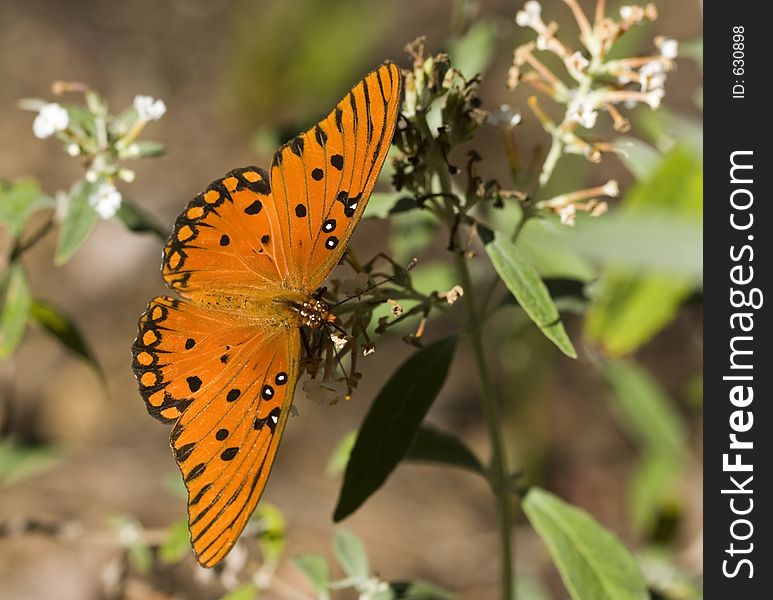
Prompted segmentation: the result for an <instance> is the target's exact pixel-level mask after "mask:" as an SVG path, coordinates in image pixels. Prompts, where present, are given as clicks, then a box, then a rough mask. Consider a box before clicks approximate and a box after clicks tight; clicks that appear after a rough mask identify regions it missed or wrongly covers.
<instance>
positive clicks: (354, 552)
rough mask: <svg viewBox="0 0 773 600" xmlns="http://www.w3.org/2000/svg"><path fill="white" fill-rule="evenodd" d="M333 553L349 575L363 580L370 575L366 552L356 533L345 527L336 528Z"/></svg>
mask: <svg viewBox="0 0 773 600" xmlns="http://www.w3.org/2000/svg"><path fill="white" fill-rule="evenodd" d="M333 554H334V555H335V557H336V560H337V561H338V564H339V565H341V568H342V569H343V570H344V573H346V574H347V575H348V576H349V577H351V578H352V579H356V580H357V581H360V582H361V581H365V580H366V579H367V578H368V576H369V575H370V565H369V564H368V554H367V552H366V551H365V546H364V545H363V544H362V542H361V541H360V538H358V537H357V536H356V535H354V534H353V533H351V532H350V531H346V530H345V529H337V530H336V532H335V537H334V538H333Z"/></svg>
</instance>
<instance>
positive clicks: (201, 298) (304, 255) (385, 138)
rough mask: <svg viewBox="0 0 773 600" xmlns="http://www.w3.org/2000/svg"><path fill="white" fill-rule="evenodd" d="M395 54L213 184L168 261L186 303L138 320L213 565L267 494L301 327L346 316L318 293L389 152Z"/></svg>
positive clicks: (193, 529) (396, 83)
mask: <svg viewBox="0 0 773 600" xmlns="http://www.w3.org/2000/svg"><path fill="white" fill-rule="evenodd" d="M401 84H402V82H401V76H400V72H399V69H398V68H397V67H396V66H395V65H393V64H391V63H385V64H383V65H382V66H381V67H379V68H378V69H376V70H375V71H373V72H371V73H369V74H368V75H367V76H366V77H365V78H364V79H363V80H362V81H360V82H359V83H358V84H357V85H356V86H355V87H354V88H353V89H352V90H351V91H350V92H349V93H348V94H347V95H346V96H345V97H344V99H343V100H341V102H339V103H338V105H337V106H336V107H335V108H334V109H333V111H332V112H331V113H330V114H329V115H328V116H327V117H326V118H325V119H323V120H322V121H321V122H320V123H318V124H317V125H316V126H315V127H313V128H312V129H310V130H309V131H307V132H305V133H303V134H301V135H299V136H298V137H296V138H294V139H293V140H291V141H290V142H288V143H287V144H285V145H284V146H282V148H280V149H279V151H277V153H276V154H275V155H274V159H273V161H272V164H271V169H270V172H266V171H264V170H262V169H260V168H258V167H252V166H250V167H245V168H242V169H236V170H234V171H231V172H230V173H228V174H226V176H225V177H223V178H221V179H219V180H217V181H215V182H213V183H212V184H210V186H209V187H208V188H207V189H206V190H205V191H204V192H202V193H201V194H199V195H198V196H196V198H194V200H192V201H191V202H190V203H189V204H188V205H187V206H186V207H185V209H184V210H183V212H182V213H181V214H180V216H179V217H178V218H177V221H176V222H175V225H174V228H173V231H172V234H171V236H170V238H169V240H168V241H167V243H166V245H165V247H164V252H163V261H162V273H163V276H164V279H165V281H166V283H167V285H169V287H171V288H172V290H174V291H175V292H177V293H178V294H179V295H180V296H181V298H176V297H172V296H159V297H157V298H154V299H153V300H151V302H150V303H149V304H148V307H147V309H146V311H145V312H144V314H143V315H142V316H141V317H140V321H139V333H138V335H137V339H136V340H135V341H134V344H133V346H132V354H133V369H134V374H135V377H136V378H137V381H138V384H139V390H140V395H141V396H142V398H143V399H144V401H145V406H146V408H147V410H148V412H149V413H150V414H151V415H152V416H154V417H155V418H157V419H158V420H160V421H162V422H164V423H169V424H172V425H173V427H172V432H171V435H170V442H171V448H172V452H173V453H174V457H175V461H176V462H177V465H178V467H179V468H180V472H181V474H182V477H183V481H184V483H185V486H186V488H187V490H188V517H189V529H190V534H191V545H192V547H193V550H194V553H195V555H196V558H197V559H198V561H199V563H200V564H202V565H203V566H206V567H211V566H214V565H215V564H217V563H218V562H220V561H221V560H222V559H223V557H225V555H226V554H227V553H228V552H229V550H230V549H231V548H232V547H233V545H234V544H235V543H236V540H237V539H238V537H239V535H240V533H241V532H242V530H243V529H244V526H245V525H246V523H247V520H248V519H249V517H250V515H251V514H252V512H253V510H254V509H255V507H256V505H257V503H258V500H259V499H260V496H261V494H262V493H263V489H264V487H265V484H266V481H267V479H268V475H269V472H270V470H271V466H272V465H273V462H274V458H275V456H276V451H277V448H278V445H279V440H280V438H281V434H282V431H283V429H284V426H285V423H286V421H287V417H288V415H289V412H290V407H291V406H292V401H293V394H294V390H295V386H296V384H297V381H298V378H299V376H300V371H301V359H302V350H301V347H302V344H301V334H300V332H301V328H302V327H308V328H311V329H318V328H320V327H323V326H325V324H327V323H331V324H333V323H334V321H335V317H334V316H333V315H332V313H331V312H330V307H328V306H327V304H325V303H324V302H323V301H321V300H320V299H318V298H317V297H316V295H315V294H316V291H317V290H318V289H319V288H320V287H321V286H322V284H323V282H324V281H325V279H327V277H328V276H329V275H330V273H331V271H332V270H333V268H334V267H335V266H336V265H337V264H338V262H339V261H340V260H341V257H342V256H343V253H344V251H345V250H346V247H347V245H348V242H349V239H350V238H351V235H352V233H353V231H354V228H355V227H356V225H357V223H358V222H359V220H360V218H361V217H362V214H363V211H364V209H365V205H366V203H367V201H368V198H369V197H370V194H371V192H372V190H373V186H374V185H375V181H376V178H377V176H378V174H379V172H380V170H381V167H382V165H383V163H384V160H385V159H386V154H387V151H388V149H389V145H390V142H391V138H392V134H393V132H394V128H395V124H396V121H397V114H398V109H399V106H400V99H401Z"/></svg>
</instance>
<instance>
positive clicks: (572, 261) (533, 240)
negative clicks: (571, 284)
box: [518, 219, 598, 282]
mask: <svg viewBox="0 0 773 600" xmlns="http://www.w3.org/2000/svg"><path fill="white" fill-rule="evenodd" d="M518 248H520V249H521V251H522V252H523V254H524V255H525V256H526V258H527V259H528V260H529V262H531V264H532V265H534V268H535V269H536V270H537V273H539V274H540V276H541V277H542V278H543V279H556V278H559V279H564V278H565V279H576V280H577V281H584V282H589V281H592V280H594V279H596V277H597V276H598V274H597V269H596V268H595V267H594V266H593V265H592V264H591V262H590V261H589V260H588V259H587V258H586V257H584V256H582V255H581V254H579V253H578V252H577V251H576V250H575V249H574V248H572V247H571V246H570V245H568V244H567V243H566V240H564V239H563V238H562V237H561V236H560V235H558V234H557V232H556V226H555V224H553V223H550V222H548V221H546V220H544V219H529V220H528V221H526V223H525V224H524V226H523V229H522V230H521V233H520V234H519V236H518Z"/></svg>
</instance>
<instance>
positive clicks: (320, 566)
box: [293, 552, 330, 600]
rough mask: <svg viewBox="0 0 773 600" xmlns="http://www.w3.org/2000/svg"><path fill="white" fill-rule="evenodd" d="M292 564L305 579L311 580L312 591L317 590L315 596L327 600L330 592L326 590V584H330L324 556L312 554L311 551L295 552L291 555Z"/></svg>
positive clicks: (328, 570) (328, 569)
mask: <svg viewBox="0 0 773 600" xmlns="http://www.w3.org/2000/svg"><path fill="white" fill-rule="evenodd" d="M293 564H294V565H295V566H296V568H297V569H298V570H299V571H300V572H301V573H303V574H304V575H305V576H306V579H308V580H309V581H310V582H311V585H312V586H314V591H316V592H317V598H319V599H320V600H328V598H330V592H329V591H328V586H329V585H330V568H329V567H328V565H327V561H326V560H325V557H324V556H321V555H319V554H313V553H311V552H304V553H303V554H296V555H295V556H293Z"/></svg>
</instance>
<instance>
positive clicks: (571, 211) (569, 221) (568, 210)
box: [558, 204, 577, 227]
mask: <svg viewBox="0 0 773 600" xmlns="http://www.w3.org/2000/svg"><path fill="white" fill-rule="evenodd" d="M558 216H559V217H561V224H562V225H568V226H569V227H573V226H574V220H575V217H576V216H577V208H576V207H575V206H574V204H567V205H566V206H564V207H562V208H560V209H559V210H558Z"/></svg>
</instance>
